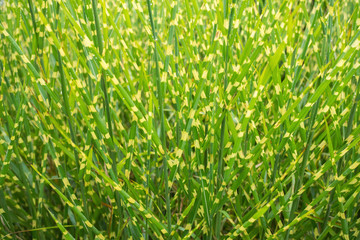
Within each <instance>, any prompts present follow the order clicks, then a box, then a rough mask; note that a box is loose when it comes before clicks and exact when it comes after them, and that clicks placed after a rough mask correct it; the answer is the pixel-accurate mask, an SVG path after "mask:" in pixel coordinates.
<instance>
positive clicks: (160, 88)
mask: <svg viewBox="0 0 360 240" xmlns="http://www.w3.org/2000/svg"><path fill="white" fill-rule="evenodd" d="M150 1H151V0H147V7H148V11H149V18H150V24H151V30H152V34H153V38H154V57H155V64H156V84H157V90H158V101H159V106H160V124H161V126H160V139H161V144H162V146H163V148H164V151H165V156H164V162H163V165H164V166H163V167H164V169H163V171H164V181H165V199H166V218H167V231H168V234H170V233H171V208H170V189H169V176H168V174H169V173H168V163H167V153H166V139H165V137H166V135H165V122H164V121H165V120H164V103H163V98H164V97H163V88H164V87H163V83H162V82H161V80H160V69H159V63H158V59H157V58H158V57H157V54H158V53H157V36H156V31H155V25H154V20H153V16H152V10H151V2H150Z"/></svg>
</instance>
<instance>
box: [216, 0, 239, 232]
mask: <svg viewBox="0 0 360 240" xmlns="http://www.w3.org/2000/svg"><path fill="white" fill-rule="evenodd" d="M232 3H233V4H235V0H233V1H232ZM226 12H227V4H226V1H224V15H225V16H226V15H227V14H226ZM234 12H235V9H234V8H231V12H230V17H229V29H228V34H227V45H226V51H225V79H224V98H225V96H226V93H227V92H226V90H227V86H228V61H229V51H230V47H231V46H230V44H229V41H230V35H231V28H232V24H233V23H232V22H233V18H234ZM222 115H223V116H222V117H223V120H222V123H221V133H220V145H219V161H218V170H217V175H218V178H217V190H218V191H219V189H220V188H221V184H222V181H223V172H224V166H223V148H224V136H225V128H226V126H225V122H226V118H227V117H226V115H227V109H226V107H224V109H223V111H222ZM215 226H216V227H215V229H216V230H215V231H216V232H215V235H216V238H217V239H220V232H221V212H220V211H219V212H218V213H217V215H216V225H215Z"/></svg>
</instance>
